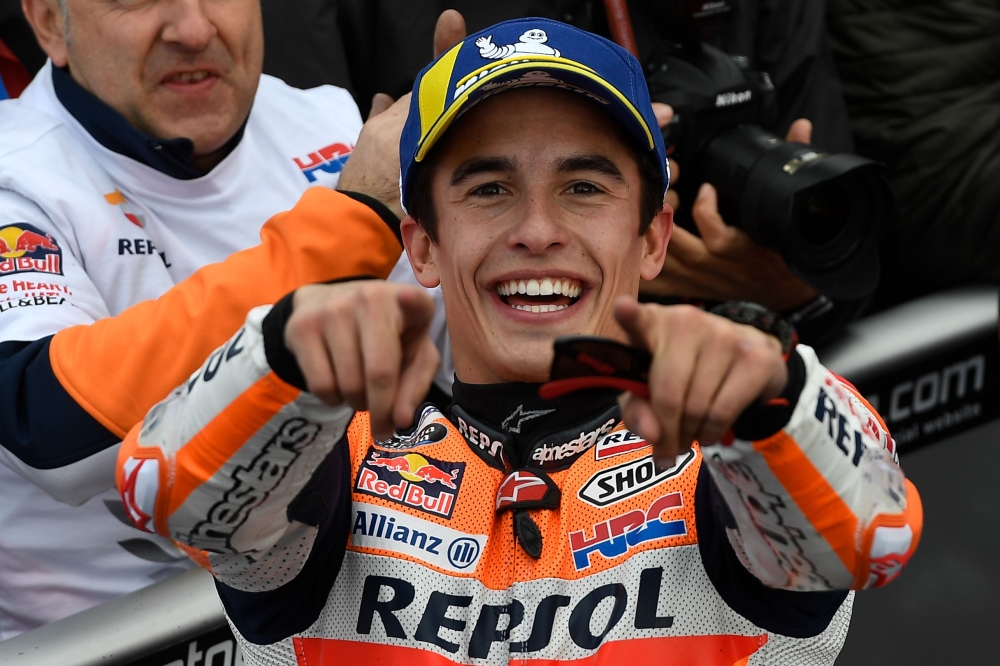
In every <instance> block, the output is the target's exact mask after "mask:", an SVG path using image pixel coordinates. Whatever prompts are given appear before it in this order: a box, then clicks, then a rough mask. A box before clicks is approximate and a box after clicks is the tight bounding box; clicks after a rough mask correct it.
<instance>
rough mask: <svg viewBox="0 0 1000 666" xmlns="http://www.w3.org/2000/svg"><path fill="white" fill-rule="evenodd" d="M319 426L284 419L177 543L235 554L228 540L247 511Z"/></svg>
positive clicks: (278, 478) (257, 503)
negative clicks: (198, 521)
mask: <svg viewBox="0 0 1000 666" xmlns="http://www.w3.org/2000/svg"><path fill="white" fill-rule="evenodd" d="M321 427H322V426H320V425H319V424H318V423H311V422H309V421H306V420H305V419H300V418H294V419H288V420H287V421H285V422H284V423H283V424H281V427H280V428H278V432H277V433H275V435H274V437H272V438H271V439H270V441H268V443H267V444H265V445H264V448H263V449H262V450H261V452H260V453H258V454H257V456H256V457H255V458H254V459H253V460H251V461H250V464H249V465H245V466H244V465H240V466H238V467H237V468H236V469H235V470H233V474H232V479H233V484H232V486H230V488H229V490H227V491H226V492H225V494H224V495H223V496H222V500H221V501H219V502H217V503H216V504H215V505H214V506H212V508H211V509H209V510H208V517H207V518H206V519H205V520H203V521H201V522H200V523H198V524H197V525H195V526H194V528H193V529H192V530H191V532H190V533H189V534H183V533H178V534H177V535H176V538H177V540H178V541H181V542H183V543H186V544H187V545H189V546H193V547H194V548H199V549H201V550H206V551H208V552H210V553H235V552H236V549H234V548H233V546H232V543H231V540H232V537H233V534H235V533H236V530H238V529H239V528H240V526H241V525H242V524H243V523H245V522H246V520H247V518H248V517H249V516H250V512H251V511H253V510H254V509H255V508H256V507H258V506H260V505H261V503H263V502H264V500H266V499H267V497H268V495H270V494H271V491H272V490H274V489H275V488H277V487H278V484H279V483H281V481H282V479H284V478H285V474H287V473H288V469H289V468H290V467H291V466H292V464H294V463H295V461H296V460H297V459H298V457H299V456H300V455H302V450H303V449H304V448H305V447H307V446H309V445H310V444H311V443H312V442H313V440H315V439H316V435H318V434H319V431H320V429H321Z"/></svg>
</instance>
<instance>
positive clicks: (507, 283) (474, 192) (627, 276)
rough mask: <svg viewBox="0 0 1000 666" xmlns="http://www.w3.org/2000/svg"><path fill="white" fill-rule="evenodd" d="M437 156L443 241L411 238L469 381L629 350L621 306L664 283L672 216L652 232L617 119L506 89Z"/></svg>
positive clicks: (510, 377)
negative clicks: (608, 342) (606, 348)
mask: <svg viewBox="0 0 1000 666" xmlns="http://www.w3.org/2000/svg"><path fill="white" fill-rule="evenodd" d="M435 152H436V155H435V157H434V160H435V161H434V167H433V168H434V172H433V174H432V177H431V183H432V184H431V188H432V193H431V194H432V197H433V201H434V207H435V210H436V212H437V218H438V242H437V243H431V242H430V241H429V239H427V237H426V234H424V233H423V231H422V230H421V229H419V228H417V227H416V225H415V224H413V223H412V222H410V221H407V222H406V223H405V224H404V237H405V238H406V240H407V250H408V252H409V254H410V260H411V263H413V265H414V270H415V271H416V274H417V277H418V279H419V280H420V281H421V283H423V284H424V285H425V286H433V285H435V284H437V282H438V281H440V283H441V285H442V289H443V290H444V299H445V310H446V312H447V315H448V329H449V331H450V333H451V341H452V349H453V353H454V358H455V365H456V371H457V374H458V377H459V378H460V379H461V380H463V381H466V382H472V383H490V382H498V381H543V380H545V379H547V377H548V372H549V367H550V365H551V362H552V353H553V352H552V343H553V341H554V340H555V338H556V337H558V336H560V335H571V334H587V335H601V336H606V337H611V338H616V339H624V334H623V332H622V330H621V329H620V328H619V327H618V325H617V323H616V322H615V320H614V317H613V313H612V304H613V301H614V300H615V298H617V297H618V296H622V295H628V296H630V297H632V298H635V296H636V294H637V293H638V287H639V279H640V277H643V278H645V279H650V278H652V277H654V276H655V275H656V274H657V273H658V272H659V270H660V267H661V265H662V263H663V258H664V254H665V251H666V243H667V239H668V236H669V229H670V212H669V210H668V211H667V212H665V213H663V214H661V215H660V216H658V217H657V218H656V219H655V220H654V222H653V224H652V226H651V227H650V230H649V231H648V232H647V233H646V234H645V235H644V236H640V235H639V227H640V216H639V209H640V191H641V185H640V182H641V181H640V174H639V167H638V163H637V160H636V157H635V155H634V153H633V150H632V148H630V146H629V145H628V143H626V141H625V140H624V139H623V138H622V136H621V134H620V133H619V131H617V127H616V126H615V121H614V120H612V119H611V117H610V116H608V115H606V114H605V113H604V112H603V111H602V110H601V109H600V108H599V107H598V106H597V105H596V104H594V103H593V102H591V101H588V100H586V99H585V98H583V97H582V96H581V95H578V94H576V93H568V92H560V91H553V90H540V89H531V90H518V91H511V92H506V93H503V94H500V95H496V96H494V97H493V98H491V99H488V100H485V101H483V102H481V103H480V104H478V105H477V106H475V107H473V108H472V109H471V110H470V111H469V112H468V113H466V114H465V116H463V117H462V118H461V119H460V120H459V121H457V122H456V123H455V124H454V125H453V126H452V127H451V128H450V129H449V130H448V134H447V135H446V137H445V138H444V140H443V142H442V143H441V144H439V145H438V146H437V147H436V148H435Z"/></svg>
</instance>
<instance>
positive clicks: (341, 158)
mask: <svg viewBox="0 0 1000 666" xmlns="http://www.w3.org/2000/svg"><path fill="white" fill-rule="evenodd" d="M352 149H353V147H352V146H349V145H347V144H346V143H331V144H330V145H329V146H326V147H325V148H320V149H319V150H317V151H316V152H314V153H309V154H308V155H307V156H306V157H305V159H302V158H299V157H294V158H292V159H293V160H294V161H295V166H297V167H298V168H299V169H301V170H302V175H303V176H305V177H306V180H308V181H309V182H310V183H315V182H316V172H317V171H323V172H325V173H340V171H341V169H343V168H344V164H346V163H347V159H348V158H349V157H350V156H351V150H352Z"/></svg>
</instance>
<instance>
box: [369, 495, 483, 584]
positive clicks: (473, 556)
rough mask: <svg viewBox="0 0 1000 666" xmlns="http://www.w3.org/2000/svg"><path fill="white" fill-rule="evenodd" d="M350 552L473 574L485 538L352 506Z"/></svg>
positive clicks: (396, 513) (379, 508)
mask: <svg viewBox="0 0 1000 666" xmlns="http://www.w3.org/2000/svg"><path fill="white" fill-rule="evenodd" d="M353 514H354V515H353V520H352V525H353V527H352V529H351V545H352V546H353V547H354V548H353V549H354V550H359V549H360V550H369V549H377V550H388V551H392V552H394V553H399V554H401V555H407V556H409V557H411V558H414V559H417V560H420V561H422V562H426V563H427V564H430V565H433V566H435V567H438V568H440V569H444V570H446V571H452V572H455V573H458V572H467V571H474V570H475V569H476V566H477V565H478V563H479V560H480V559H481V558H482V555H483V551H484V550H485V549H486V541H487V536H486V535H480V534H467V533H465V532H460V531H458V530H454V529H451V528H450V527H445V526H444V525H439V524H437V523H433V522H431V521H429V520H423V519H421V518H417V517H416V516H411V515H409V514H406V513H403V512H401V511H395V510H393V509H389V508H386V507H382V506H375V505H372V504H366V503H363V502H355V503H354V507H353Z"/></svg>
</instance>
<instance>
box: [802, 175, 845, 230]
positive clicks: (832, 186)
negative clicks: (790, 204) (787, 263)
mask: <svg viewBox="0 0 1000 666" xmlns="http://www.w3.org/2000/svg"><path fill="white" fill-rule="evenodd" d="M796 200H797V201H796V204H797V205H796V208H797V209H798V210H799V211H800V213H799V215H798V216H797V217H798V228H799V234H800V235H801V236H802V238H803V239H804V240H805V241H806V242H807V243H811V244H812V245H826V244H827V243H831V242H833V241H834V240H836V239H837V238H838V237H839V236H840V234H842V233H843V232H844V229H846V228H847V221H848V219H850V216H851V210H850V195H849V194H848V193H847V192H845V191H844V186H843V185H842V184H841V183H824V184H821V185H817V186H815V187H811V188H809V189H808V190H805V191H804V192H799V193H798V194H797V195H796Z"/></svg>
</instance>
